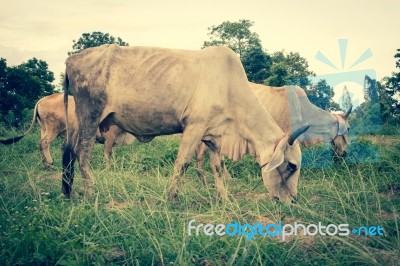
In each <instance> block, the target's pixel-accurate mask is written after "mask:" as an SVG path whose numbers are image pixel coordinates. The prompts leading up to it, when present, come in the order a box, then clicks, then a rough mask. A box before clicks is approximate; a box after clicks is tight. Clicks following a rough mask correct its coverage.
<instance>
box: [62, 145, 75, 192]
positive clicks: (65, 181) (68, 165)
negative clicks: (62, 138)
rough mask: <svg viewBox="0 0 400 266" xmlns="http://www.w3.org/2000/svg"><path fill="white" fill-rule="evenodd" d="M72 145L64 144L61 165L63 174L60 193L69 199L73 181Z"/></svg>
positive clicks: (73, 157) (73, 158)
mask: <svg viewBox="0 0 400 266" xmlns="http://www.w3.org/2000/svg"><path fill="white" fill-rule="evenodd" d="M73 152H74V151H73V147H72V144H71V143H69V142H66V143H65V145H64V149H63V156H62V163H63V174H62V187H61V190H62V193H63V194H64V195H65V196H66V197H70V195H71V190H72V183H73V181H74V161H75V156H74V153H73Z"/></svg>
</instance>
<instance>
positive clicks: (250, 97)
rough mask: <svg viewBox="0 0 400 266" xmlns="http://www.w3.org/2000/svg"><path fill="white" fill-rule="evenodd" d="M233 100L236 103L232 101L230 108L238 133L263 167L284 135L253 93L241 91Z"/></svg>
mask: <svg viewBox="0 0 400 266" xmlns="http://www.w3.org/2000/svg"><path fill="white" fill-rule="evenodd" d="M234 98H235V99H237V101H232V104H233V105H232V106H233V108H234V114H235V124H236V127H237V129H238V133H239V135H241V137H243V138H244V139H246V140H247V141H249V142H250V143H251V144H252V145H253V146H254V149H255V151H256V158H257V161H258V163H259V164H260V165H264V164H266V163H267V162H268V161H269V160H270V158H271V156H272V154H273V152H274V147H275V146H276V143H277V142H278V141H279V140H280V139H282V137H283V136H284V135H285V133H284V132H283V131H282V130H281V128H280V127H279V126H278V125H277V123H276V122H275V121H274V120H273V119H272V117H271V115H270V114H269V113H268V111H267V110H266V109H265V108H264V107H263V106H262V105H261V103H260V102H259V101H258V100H257V98H256V96H255V95H254V94H253V93H251V92H250V91H248V90H247V91H246V90H243V91H240V92H238V97H234Z"/></svg>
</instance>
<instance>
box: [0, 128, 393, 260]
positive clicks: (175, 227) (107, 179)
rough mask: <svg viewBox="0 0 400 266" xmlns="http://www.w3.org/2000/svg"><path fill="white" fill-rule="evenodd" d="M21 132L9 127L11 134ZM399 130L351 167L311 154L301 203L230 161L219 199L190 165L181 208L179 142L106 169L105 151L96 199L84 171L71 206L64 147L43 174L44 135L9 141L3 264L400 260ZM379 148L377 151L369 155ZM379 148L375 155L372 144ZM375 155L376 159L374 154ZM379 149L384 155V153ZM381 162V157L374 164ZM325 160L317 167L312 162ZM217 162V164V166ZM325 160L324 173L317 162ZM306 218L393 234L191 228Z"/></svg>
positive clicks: (4, 153) (118, 152)
mask: <svg viewBox="0 0 400 266" xmlns="http://www.w3.org/2000/svg"><path fill="white" fill-rule="evenodd" d="M2 133H4V134H6V133H7V134H11V133H10V132H2ZM399 134H400V132H399V130H397V135H390V136H389V135H388V136H385V135H376V136H363V137H358V139H357V140H355V141H353V144H352V146H351V153H350V156H349V158H347V160H346V161H337V162H335V163H334V164H332V165H330V166H328V167H324V168H321V167H318V165H320V162H319V160H321V159H320V158H322V157H320V155H319V153H318V152H317V149H315V150H308V151H307V156H308V157H307V158H306V160H305V164H308V165H309V167H308V168H304V169H303V170H302V175H301V180H300V184H299V201H298V203H297V204H293V205H290V206H287V205H282V204H279V203H275V202H273V201H271V200H270V199H269V198H268V197H267V196H266V191H265V189H264V187H263V186H262V184H260V185H258V186H257V184H258V183H259V180H260V178H261V177H260V170H259V169H258V167H257V165H256V163H255V162H254V160H253V159H252V158H250V157H247V158H245V160H243V161H241V162H236V163H235V162H228V169H229V170H230V173H231V175H232V176H233V177H234V178H233V179H231V180H229V181H228V182H227V184H226V185H227V189H228V191H229V193H230V199H231V200H230V202H228V203H222V202H220V201H219V200H218V199H216V197H215V190H214V188H213V186H212V184H213V178H212V176H211V171H210V170H209V169H208V170H207V171H208V172H207V181H208V187H203V186H202V185H201V183H200V182H199V179H198V177H197V175H196V171H195V169H194V167H191V168H190V169H189V170H188V173H187V174H186V176H185V178H184V181H183V182H182V185H181V191H180V194H179V196H178V199H177V201H176V202H175V203H169V202H168V201H167V200H166V192H167V190H168V187H169V183H170V177H171V174H172V171H173V163H174V159H175V156H176V153H177V150H178V145H179V138H178V137H176V136H168V137H159V138H156V139H155V140H153V141H152V142H150V143H148V144H141V143H135V144H133V145H131V146H125V147H117V148H115V149H114V152H115V157H116V160H115V161H114V162H113V165H112V166H111V167H110V168H109V169H107V168H106V167H105V164H104V162H103V154H102V153H103V146H102V145H96V147H95V152H94V154H93V157H92V160H91V162H92V165H91V167H92V173H93V175H94V178H95V180H94V181H95V191H96V194H95V195H94V196H93V197H90V198H87V197H85V195H84V194H83V187H82V184H83V182H82V179H81V176H80V173H79V171H77V177H76V179H75V183H74V193H73V196H72V198H71V199H69V200H68V199H65V198H63V196H61V193H60V191H61V149H60V147H61V140H58V141H56V142H55V143H53V145H52V155H53V158H54V161H55V162H54V168H53V169H49V170H44V169H43V168H42V164H41V158H40V154H39V150H38V139H39V133H38V131H36V132H35V133H33V134H31V135H28V136H27V137H25V138H24V139H23V140H21V141H20V142H19V143H17V144H15V145H12V146H0V261H1V264H4V265H47V264H48V265H54V264H56V265H125V264H129V265H136V264H138V265H139V264H140V265H149V264H155V265H169V264H176V265H257V264H267V265H295V264H303V265H400V233H399V227H400V224H399V223H400V219H399V211H400V178H399V174H400V135H399ZM366 147H370V148H366ZM371 147H372V148H371ZM368 149H370V150H371V151H373V152H371V153H368V152H366V151H368ZM376 151H378V153H376ZM370 157H371V158H372V157H373V158H372V159H371V158H370ZM313 161H315V162H317V163H316V164H313V163H312V162H313ZM206 165H207V163H206ZM313 165H314V166H313ZM192 219H196V223H197V224H199V223H204V224H206V223H211V224H220V223H223V224H229V223H231V222H235V221H238V222H240V223H242V224H245V223H251V224H254V223H257V222H259V221H260V222H262V223H263V224H268V223H276V224H277V223H278V222H279V221H282V222H283V223H284V224H285V223H294V222H297V223H302V224H305V225H308V224H317V223H318V222H321V223H322V224H325V225H328V224H349V229H350V230H351V229H352V228H354V227H358V226H362V225H364V226H378V225H379V226H381V227H383V228H384V236H365V235H361V236H359V235H355V234H353V233H350V234H349V235H348V236H338V235H336V236H321V235H316V236H304V235H303V234H300V235H298V236H291V237H287V238H286V239H285V240H282V238H280V237H270V236H265V237H261V236H255V237H254V238H253V239H252V240H249V241H247V240H246V236H244V235H242V236H234V237H230V236H227V235H225V236H215V235H213V236H206V235H204V234H200V235H199V236H195V235H191V236H189V235H188V232H187V226H188V222H189V221H190V220H192Z"/></svg>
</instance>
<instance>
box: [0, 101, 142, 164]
mask: <svg viewBox="0 0 400 266" xmlns="http://www.w3.org/2000/svg"><path fill="white" fill-rule="evenodd" d="M68 98H69V104H70V108H69V109H68V123H69V128H70V129H71V130H76V128H77V119H76V116H75V102H74V98H73V97H72V96H69V97H68ZM35 121H37V122H38V124H39V125H40V142H39V150H40V153H41V155H42V160H43V163H44V166H45V167H49V166H50V165H52V164H53V159H52V158H51V155H50V143H51V142H53V141H54V140H55V138H57V137H58V136H64V135H65V132H66V126H65V110H64V95H63V94H59V93H56V94H52V95H49V96H46V97H43V98H42V99H40V100H39V101H38V102H37V103H36V105H35V109H34V113H33V119H32V123H31V125H30V127H29V129H28V130H27V131H26V132H25V133H24V134H23V135H21V136H18V137H14V138H10V139H7V140H0V143H2V144H12V143H14V142H17V141H19V140H20V139H22V138H23V137H24V136H26V135H27V134H28V133H29V132H31V131H32V129H33V126H34V124H35ZM134 140H135V138H134V137H133V136H132V135H131V134H129V133H127V132H126V131H124V130H122V129H121V128H119V127H117V126H110V127H109V128H107V130H103V131H102V133H100V131H99V130H97V132H96V141H97V142H99V143H101V144H104V145H105V146H104V157H105V159H106V161H107V163H108V162H109V161H110V159H111V156H112V147H113V146H114V145H128V144H131V143H133V141H134Z"/></svg>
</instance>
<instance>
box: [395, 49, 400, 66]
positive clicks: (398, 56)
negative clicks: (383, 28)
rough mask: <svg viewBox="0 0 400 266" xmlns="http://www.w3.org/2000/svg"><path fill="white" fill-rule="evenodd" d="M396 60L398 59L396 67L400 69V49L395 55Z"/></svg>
mask: <svg viewBox="0 0 400 266" xmlns="http://www.w3.org/2000/svg"><path fill="white" fill-rule="evenodd" d="M394 58H397V61H396V67H397V68H400V49H397V53H396V54H395V55H394Z"/></svg>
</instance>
